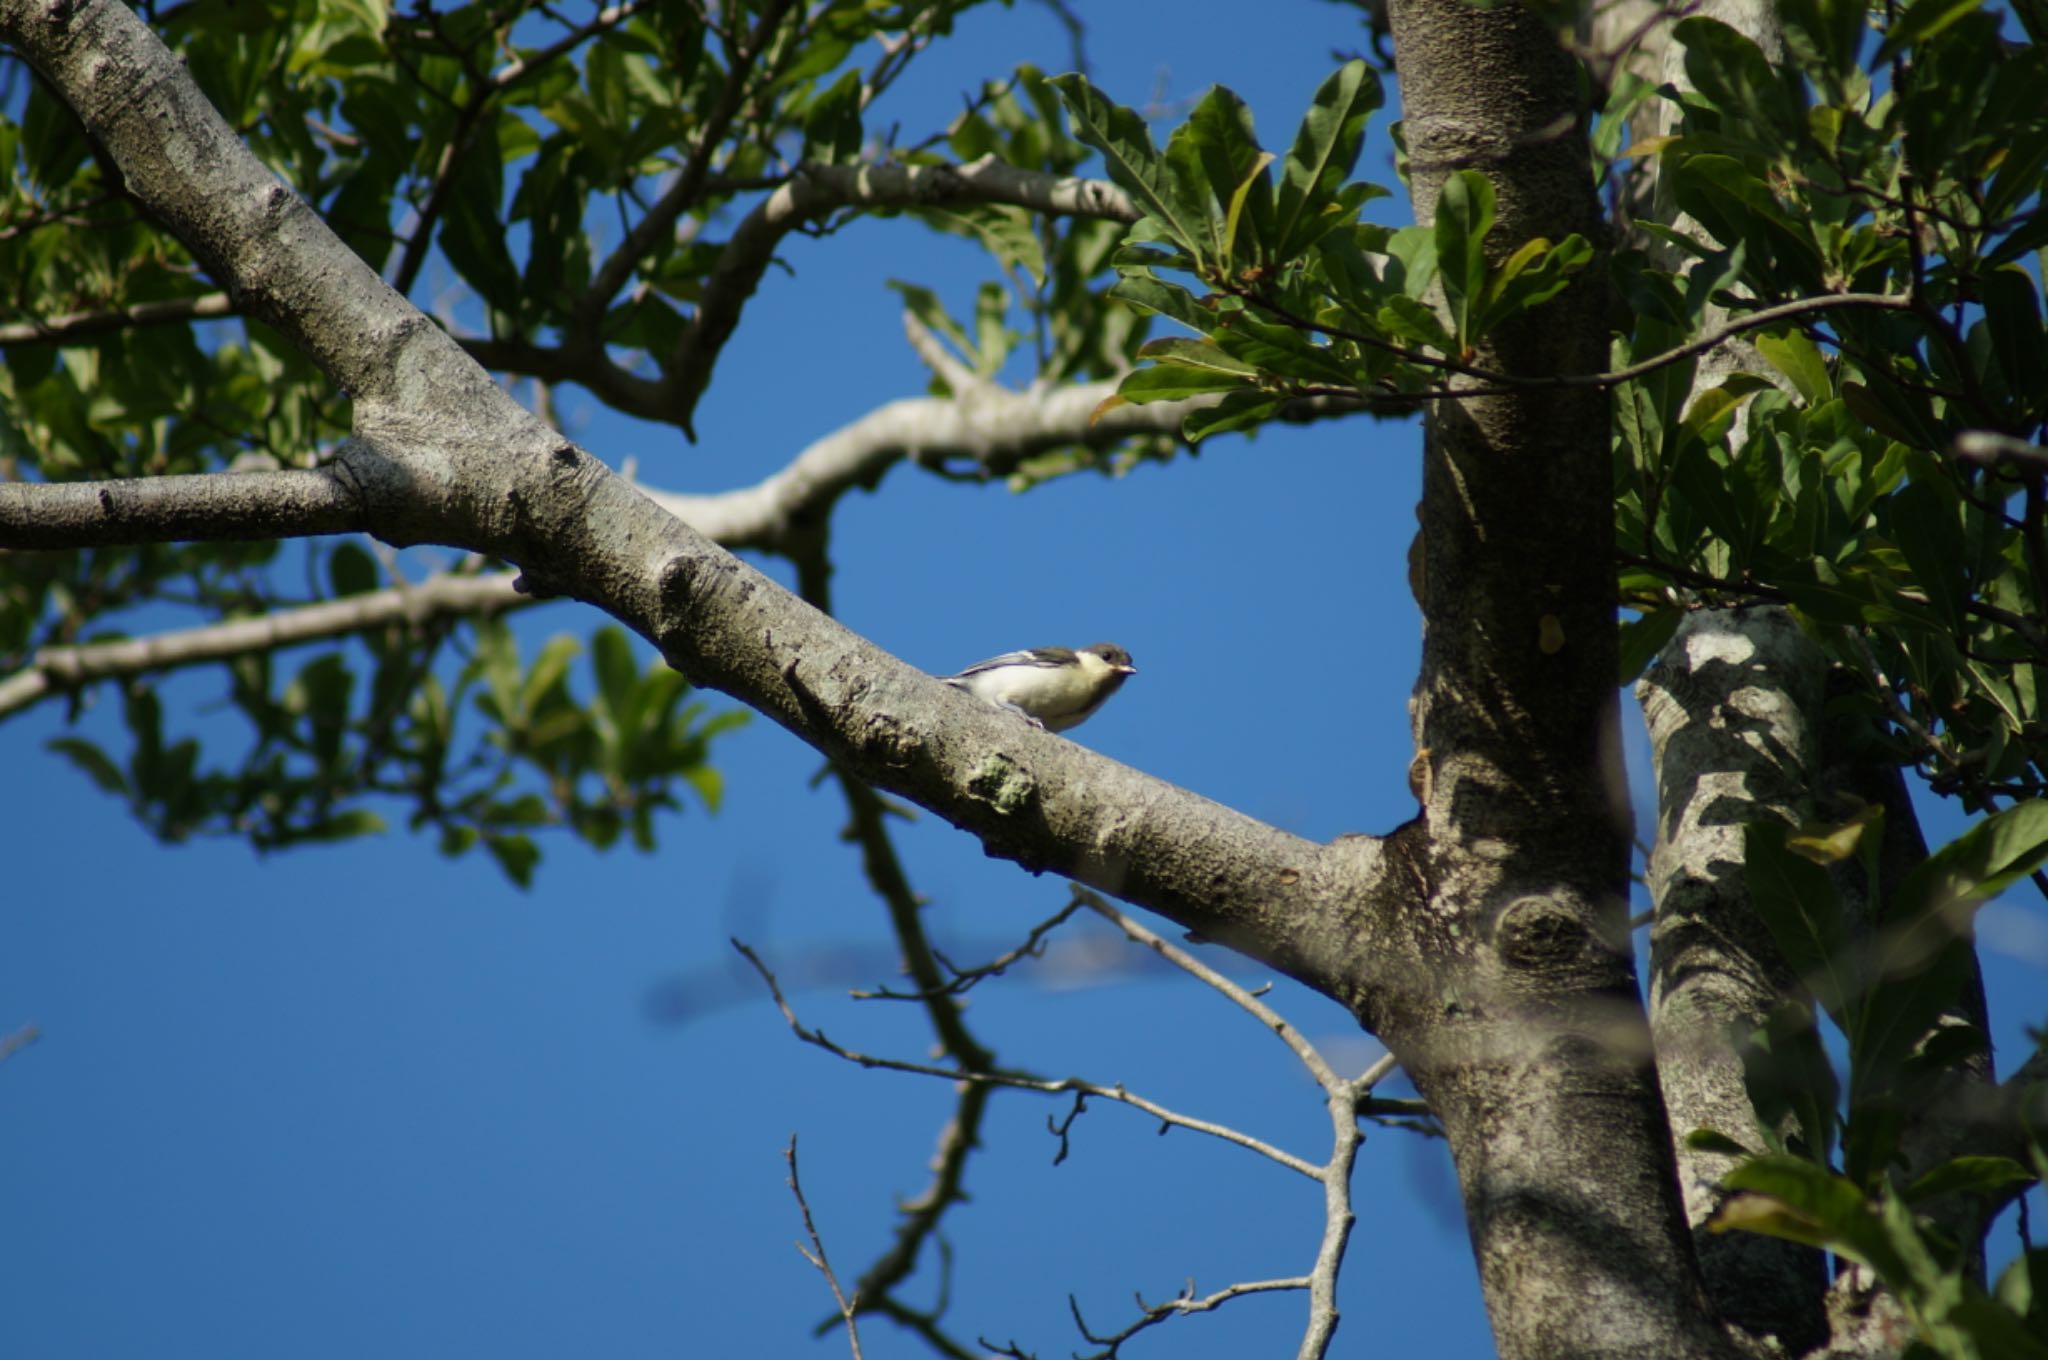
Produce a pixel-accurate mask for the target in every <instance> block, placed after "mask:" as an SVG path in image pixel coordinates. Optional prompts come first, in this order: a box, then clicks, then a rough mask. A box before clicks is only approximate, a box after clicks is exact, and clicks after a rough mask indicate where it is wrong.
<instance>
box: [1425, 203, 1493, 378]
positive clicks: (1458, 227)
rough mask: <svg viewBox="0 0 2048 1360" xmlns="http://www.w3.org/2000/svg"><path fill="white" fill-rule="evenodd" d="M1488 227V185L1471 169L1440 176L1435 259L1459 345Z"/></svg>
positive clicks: (1473, 301) (1466, 335)
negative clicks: (1441, 186)
mask: <svg viewBox="0 0 2048 1360" xmlns="http://www.w3.org/2000/svg"><path fill="white" fill-rule="evenodd" d="M1492 230H1493V185H1492V184H1491V183H1490V182H1489V181H1488V180H1487V178H1486V176H1484V175H1482V174H1480V173H1479V172H1478V171H1477V170H1459V171H1456V172H1455V173H1453V174H1452V175H1450V176H1449V177H1448V178H1447V179H1445V180H1444V187H1443V192H1442V193H1441V194H1440V195H1439V197H1438V198H1437V206H1436V263H1437V268H1438V270H1439V271H1441V273H1442V276H1443V281H1444V297H1445V299H1446V300H1447V301H1448V302H1449V304H1450V310H1451V329H1452V330H1453V331H1454V332H1455V333H1456V335H1457V337H1458V342H1459V347H1460V348H1461V349H1462V348H1463V347H1464V346H1465V345H1467V344H1469V343H1470V341H1471V340H1472V338H1473V336H1472V328H1471V323H1472V321H1473V319H1474V317H1473V313H1474V309H1475V308H1476V307H1477V306H1478V305H1479V302H1480V300H1481V298H1482V297H1483V296H1484V294H1485V291H1486V235H1487V233H1488V232H1490V231H1492Z"/></svg>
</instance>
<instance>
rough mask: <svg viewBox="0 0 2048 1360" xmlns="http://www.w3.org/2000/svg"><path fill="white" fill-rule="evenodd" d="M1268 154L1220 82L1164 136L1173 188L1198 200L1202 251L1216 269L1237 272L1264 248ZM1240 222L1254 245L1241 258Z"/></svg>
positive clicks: (1268, 216) (1269, 224) (1269, 197)
mask: <svg viewBox="0 0 2048 1360" xmlns="http://www.w3.org/2000/svg"><path fill="white" fill-rule="evenodd" d="M1272 159H1273V158H1272V156H1271V155H1269V154H1268V153H1266V152H1264V151H1261V150H1260V149H1259V143H1258V139H1257V137H1256V136H1255V135H1254V133H1253V130H1252V114H1251V110H1250V109H1249V108H1247V107H1245V102H1244V101H1243V100H1242V99H1239V98H1238V97H1237V96H1236V95H1235V94H1233V93H1231V92H1230V91H1229V90H1227V89H1225V88H1223V87H1222V86H1221V85H1216V86H1212V87H1210V89H1209V92H1208V93H1207V94H1205V95H1203V96H1202V98H1201V99H1200V100H1199V101H1198V102H1197V103H1196V104H1195V107H1194V109H1193V111H1191V112H1190V113H1189V114H1188V119H1187V121H1186V122H1185V123H1182V124H1181V125H1180V126H1179V127H1178V128H1175V129H1174V131H1173V135H1172V136H1171V137H1169V138H1167V140H1166V155H1165V160H1166V165H1167V169H1168V171H1169V173H1170V174H1171V176H1172V179H1173V182H1174V185H1175V191H1176V193H1177V194H1178V195H1179V198H1180V200H1181V201H1182V202H1185V203H1187V204H1188V205H1189V206H1190V209H1191V210H1192V209H1193V207H1194V205H1195V204H1198V203H1199V204H1200V219H1201V220H1202V221H1203V222H1204V224H1205V226H1206V228H1207V238H1208V239H1207V242H1206V244H1207V251H1206V254H1207V255H1208V257H1209V258H1210V259H1211V260H1212V261H1213V262H1214V264H1215V268H1216V269H1217V270H1219V271H1222V272H1224V273H1231V274H1234V273H1237V272H1239V270H1240V269H1241V268H1242V266H1243V265H1245V264H1247V263H1250V262H1253V261H1256V260H1258V259H1260V258H1261V257H1262V256H1263V253H1264V252H1263V250H1261V249H1260V248H1259V247H1261V246H1263V245H1265V244H1266V243H1269V242H1270V241H1271V240H1272V236H1273V185H1272V181H1271V177H1270V176H1268V175H1267V174H1266V166H1267V165H1268V164H1269V163H1270V162H1271V161H1272ZM1212 203H1213V206H1212ZM1240 225H1245V226H1249V227H1250V229H1251V236H1252V244H1253V247H1254V248H1253V249H1252V250H1251V251H1250V252H1248V253H1247V254H1246V256H1245V257H1244V258H1243V259H1240V258H1239V252H1238V250H1237V241H1236V235H1237V229H1238V227H1239V226H1240ZM1204 253H1205V252H1203V251H1200V250H1198V251H1196V254H1197V255H1202V254H1204Z"/></svg>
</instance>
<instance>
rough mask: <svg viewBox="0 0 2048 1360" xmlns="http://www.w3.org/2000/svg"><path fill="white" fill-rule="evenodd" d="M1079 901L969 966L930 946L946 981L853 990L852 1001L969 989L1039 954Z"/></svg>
mask: <svg viewBox="0 0 2048 1360" xmlns="http://www.w3.org/2000/svg"><path fill="white" fill-rule="evenodd" d="M1083 905H1084V904H1083V903H1082V902H1081V901H1080V900H1079V899H1078V898H1076V899H1075V900H1073V901H1071V902H1068V903H1067V905H1066V906H1064V907H1061V908H1060V909H1059V911H1058V912H1057V913H1055V914H1054V915H1052V916H1050V917H1047V918H1046V919H1045V920H1043V921H1040V922H1039V923H1038V924H1037V925H1035V926H1033V927H1031V933H1030V934H1028V935H1026V936H1025V937H1024V943H1022V944H1020V945H1018V946H1017V947H1016V948H1014V949H1010V950H1007V951H1005V952H1004V953H1002V954H999V955H997V956H996V957H995V958H993V959H991V960H989V961H988V962H987V963H982V964H976V965H974V966H973V967H970V968H962V967H959V966H958V965H957V964H954V963H953V962H952V961H951V960H949V959H947V957H946V956H945V955H944V954H942V953H940V952H939V950H938V949H936V948H934V949H933V950H932V957H933V958H934V959H935V960H936V961H937V962H938V963H939V965H940V966H941V967H943V968H944V969H945V970H946V971H947V972H949V973H951V974H952V975H953V977H952V979H951V980H950V981H948V982H944V983H941V984H939V985H938V986H937V987H933V988H925V989H920V990H918V991H915V992H899V991H897V990H895V989H894V988H891V987H877V988H874V989H873V990H871V991H856V992H854V993H852V996H853V999H854V1000H856V1001H929V1000H931V999H932V998H933V997H934V996H959V995H960V994H961V993H962V992H965V991H968V990H970V989H971V988H973V987H974V986H975V985H977V984H978V983H981V982H985V981H987V980H988V979H989V978H992V977H1001V976H1002V975H1003V973H1004V971H1005V970H1007V969H1008V968H1009V967H1010V965H1011V964H1014V963H1016V962H1018V961H1019V960H1020V959H1035V958H1039V957H1041V956H1043V955H1044V953H1045V937H1046V936H1048V935H1050V934H1051V933H1052V932H1053V931H1055V930H1057V929H1058V928H1059V927H1060V926H1061V925H1062V924H1063V923H1065V922H1066V920H1067V919H1068V918H1069V917H1071V916H1072V915H1073V914H1074V913H1075V912H1077V911H1079V910H1080V909H1081V907H1082V906H1083Z"/></svg>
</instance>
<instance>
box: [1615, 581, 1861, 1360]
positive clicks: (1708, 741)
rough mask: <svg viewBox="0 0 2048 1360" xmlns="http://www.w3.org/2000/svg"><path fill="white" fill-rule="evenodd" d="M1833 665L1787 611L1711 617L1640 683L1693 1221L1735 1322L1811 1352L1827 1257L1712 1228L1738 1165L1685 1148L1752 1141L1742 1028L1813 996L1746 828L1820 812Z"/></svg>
mask: <svg viewBox="0 0 2048 1360" xmlns="http://www.w3.org/2000/svg"><path fill="white" fill-rule="evenodd" d="M1824 667H1825V662H1824V658H1823V657H1822V656H1821V653H1820V650H1819V648H1818V647H1816V646H1815V645H1814V644H1813V642H1812V641H1811V640H1809V639H1808V638H1807V637H1806V636H1805V634H1804V633H1802V632H1801V631H1800V630H1799V626H1798V624H1796V623H1795V622H1793V620H1792V617H1791V615H1790V614H1788V613H1787V612H1786V611H1785V610H1783V609H1779V608H1770V607H1761V608H1757V607H1753V608H1748V609H1741V610H1703V611H1701V612H1698V613H1694V614H1689V615H1687V616H1686V619H1685V621H1684V622H1683V623H1682V624H1681V625H1680V626H1679V630H1678V633H1677V634H1676V635H1675V636H1674V637H1673V638H1672V640H1671V642H1670V643H1669V644H1668V645H1667V646H1666V647H1665V649H1664V651H1663V653H1662V655H1660V656H1659V657H1658V659H1657V660H1656V662H1655V663H1653V664H1652V665H1651V667H1650V669H1649V670H1648V671H1647V672H1646V673H1645V674H1644V676H1643V679H1642V681H1641V682H1640V683H1639V684H1638V685H1637V686H1636V693H1637V695H1638V697H1639V698H1640V699H1641V700H1642V705H1643V716H1644V719H1645V721H1646V722H1647V723H1648V726H1649V732H1650V745H1651V751H1652V763H1653V765H1654V766H1655V768H1656V770H1657V772H1658V774H1657V829H1656V848H1655V849H1654V850H1653V851H1652V853H1651V855H1650V863H1649V888H1650V894H1651V897H1652V898H1653V900H1654V901H1655V902H1656V904H1657V911H1656V924H1655V925H1654V926H1653V927H1652V929H1651V932H1650V1022H1651V1026H1652V1033H1653V1034H1654V1035H1655V1038H1656V1043H1657V1067H1658V1073H1659V1075H1660V1077H1661V1078H1662V1081H1663V1087H1664V1101H1665V1104H1666V1105H1667V1106H1668V1107H1669V1109H1670V1112H1671V1138H1672V1149H1673V1154H1674V1155H1675V1156H1676V1157H1677V1159H1678V1167H1679V1172H1680V1176H1681V1183H1682V1189H1683V1192H1684V1196H1685V1214H1686V1219H1687V1222H1688V1223H1689V1224H1690V1225H1691V1227H1692V1230H1693V1243H1694V1246H1695V1247H1696V1248H1697V1250H1698V1251H1699V1255H1700V1265H1701V1269H1702V1270H1703V1272H1704V1273H1705V1276H1706V1282H1707V1289H1708V1292H1709V1294H1710V1295H1711V1296H1712V1297H1713V1299H1714V1302H1715V1304H1716V1305H1717V1306H1718V1307H1719V1308H1720V1310H1721V1312H1722V1313H1723V1315H1724V1316H1726V1317H1728V1318H1729V1319H1730V1320H1732V1321H1734V1322H1737V1323H1739V1324H1741V1325H1742V1326H1743V1327H1745V1328H1747V1329H1748V1330H1749V1331H1751V1332H1754V1333H1756V1334H1757V1335H1759V1336H1776V1337H1777V1338H1778V1339H1779V1342H1780V1343H1781V1344H1782V1345H1783V1346H1784V1347H1786V1348H1787V1349H1788V1350H1789V1351H1790V1352H1791V1353H1792V1354H1795V1355H1796V1354H1799V1353H1800V1352H1802V1351H1805V1350H1807V1349H1809V1348H1810V1347H1812V1346H1814V1345H1816V1344H1818V1343H1819V1342H1820V1341H1822V1340H1824V1339H1825V1338H1826V1336H1827V1319H1826V1318H1825V1317H1824V1316H1823V1313H1822V1308H1821V1304H1822V1299H1823V1296H1824V1294H1825V1290H1826V1286H1827V1276H1826V1269H1825V1267H1826V1262H1825V1260H1824V1258H1823V1257H1822V1254H1821V1253H1820V1252H1818V1251H1815V1250H1812V1249H1810V1248H1807V1247H1801V1246H1797V1245H1795V1244H1793V1243H1790V1242H1785V1241H1782V1240H1780V1239H1778V1238H1773V1237H1764V1236H1761V1235H1759V1234H1756V1233H1718V1232H1713V1231H1710V1230H1709V1229H1708V1228H1707V1226H1706V1225H1707V1222H1708V1220H1709V1219H1710V1218H1712V1216H1713V1214H1714V1211H1715V1210H1716V1209H1718V1208H1719V1207H1720V1205H1721V1202H1722V1200H1723V1199H1724V1198H1725V1195H1724V1194H1723V1192H1722V1191H1721V1190H1720V1188H1719V1186H1720V1180H1721V1177H1722V1176H1724V1175H1726V1174H1727V1172H1728V1170H1729V1168H1730V1167H1732V1166H1733V1165H1734V1162H1735V1159H1734V1158H1731V1157H1727V1156H1723V1155H1720V1154H1718V1153H1713V1152H1707V1151H1701V1150H1698V1149H1695V1148H1692V1147H1690V1146H1688V1145H1687V1143H1686V1141H1685V1139H1686V1135H1687V1134H1689V1133H1691V1132H1692V1131H1693V1130H1694V1129H1699V1128H1709V1129H1715V1130H1717V1131H1719V1132H1722V1133H1726V1134H1729V1135H1731V1136H1734V1137H1738V1138H1739V1137H1741V1136H1742V1135H1743V1134H1744V1133H1746V1131H1747V1130H1748V1129H1750V1128H1751V1127H1752V1126H1753V1124H1754V1123H1755V1119H1756V1116H1755V1114H1754V1113H1753V1110H1752V1107H1751V1105H1750V1099H1749V1093H1748V1089H1747V1087H1746V1086H1745V1085H1744V1082H1743V1069H1742V1060H1741V1058H1740V1056H1739V1055H1738V1054H1737V1053H1736V1051H1735V1049H1734V1048H1733V1046H1732V1044H1731V1042H1730V1039H1729V1034H1730V1031H1731V1027H1734V1026H1738V1025H1739V1026H1746V1027H1748V1028H1752V1029H1754V1028H1758V1027H1760V1026H1762V1025H1763V1023H1764V1021H1765V1018H1766V1017H1767V1016H1769V1015H1770V1013H1771V1011H1772V1010H1773V1009H1774V1008H1776V1007H1777V1006H1778V1005H1779V1004H1780V1003H1781V1002H1783V1001H1785V1000H1787V999H1788V998H1792V997H1796V996H1799V995H1801V994H1802V991H1803V989H1802V987H1801V986H1800V984H1799V981H1798V979H1796V978H1794V977H1793V976H1792V975H1791V971H1790V969H1789V968H1788V967H1787V966H1786V964H1785V961H1784V958H1783V956H1782V955H1781V954H1780V952H1779V950H1778V948H1777V946H1776V944H1774V943H1773V942H1772V940H1771V937H1770V935H1769V933H1768V932H1767V931H1766V930H1765V929H1764V926H1763V923H1762V922H1761V921H1760V920H1758V919H1757V916H1756V913H1755V909H1754V907H1753V906H1752V905H1751V903H1750V900H1749V889H1748V884H1747V881H1746V880H1745V878H1744V876H1743V871H1742V865H1743V858H1744V855H1743V827H1744V826H1745V825H1746V824H1747V823H1749V822H1751V821H1756V820H1760V819H1764V818H1776V819H1777V820H1779V821H1781V822H1784V823H1785V824H1787V825H1797V824H1799V823H1801V822H1804V821H1807V820H1809V819H1811V818H1812V817H1813V815H1814V803H1813V797H1812V793H1811V787H1812V782H1813V779H1814V777H1815V775H1816V774H1817V773H1818V771H1819V769H1820V765H1821V753H1820V739H1821V734H1820V730H1819V727H1820V716H1819V715H1820V704H1821V675H1822V671H1823V670H1824Z"/></svg>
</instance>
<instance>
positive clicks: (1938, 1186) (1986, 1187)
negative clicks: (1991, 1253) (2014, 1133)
mask: <svg viewBox="0 0 2048 1360" xmlns="http://www.w3.org/2000/svg"><path fill="white" fill-rule="evenodd" d="M2035 1179H2036V1177H2035V1175H2034V1173H2033V1172H2032V1171H2030V1170H2028V1169H2027V1168H2026V1167H2024V1166H2021V1165H2020V1164H2019V1163H2018V1162H2016V1161H2014V1160H2013V1159H2012V1158H2010V1157H1983V1156H1976V1157H1951V1158H1950V1159H1949V1160H1948V1161H1945V1162H1942V1163H1940V1164H1939V1165H1937V1166H1935V1167H1932V1168H1930V1169H1929V1170H1928V1171H1926V1172H1925V1173H1923V1174H1922V1175H1921V1176H1920V1177H1919V1178H1918V1179H1916V1180H1915V1181H1914V1182H1913V1183H1912V1184H1911V1185H1909V1186H1907V1187H1906V1188H1905V1190H1904V1191H1902V1192H1901V1193H1902V1194H1903V1195H1904V1196H1905V1200H1906V1202H1907V1203H1908V1204H1917V1203H1919V1202H1920V1201H1921V1200H1924V1199H1933V1198H1934V1197H1935V1196H1936V1195H1947V1194H1953V1193H1957V1192H1960V1193H1962V1194H1966V1195H1983V1194H1992V1193H1995V1192H1998V1191H2001V1190H2004V1189H2006V1188H2007V1187H2008V1186H2014V1185H2031V1184H2033V1183H2034V1181H2035Z"/></svg>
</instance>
